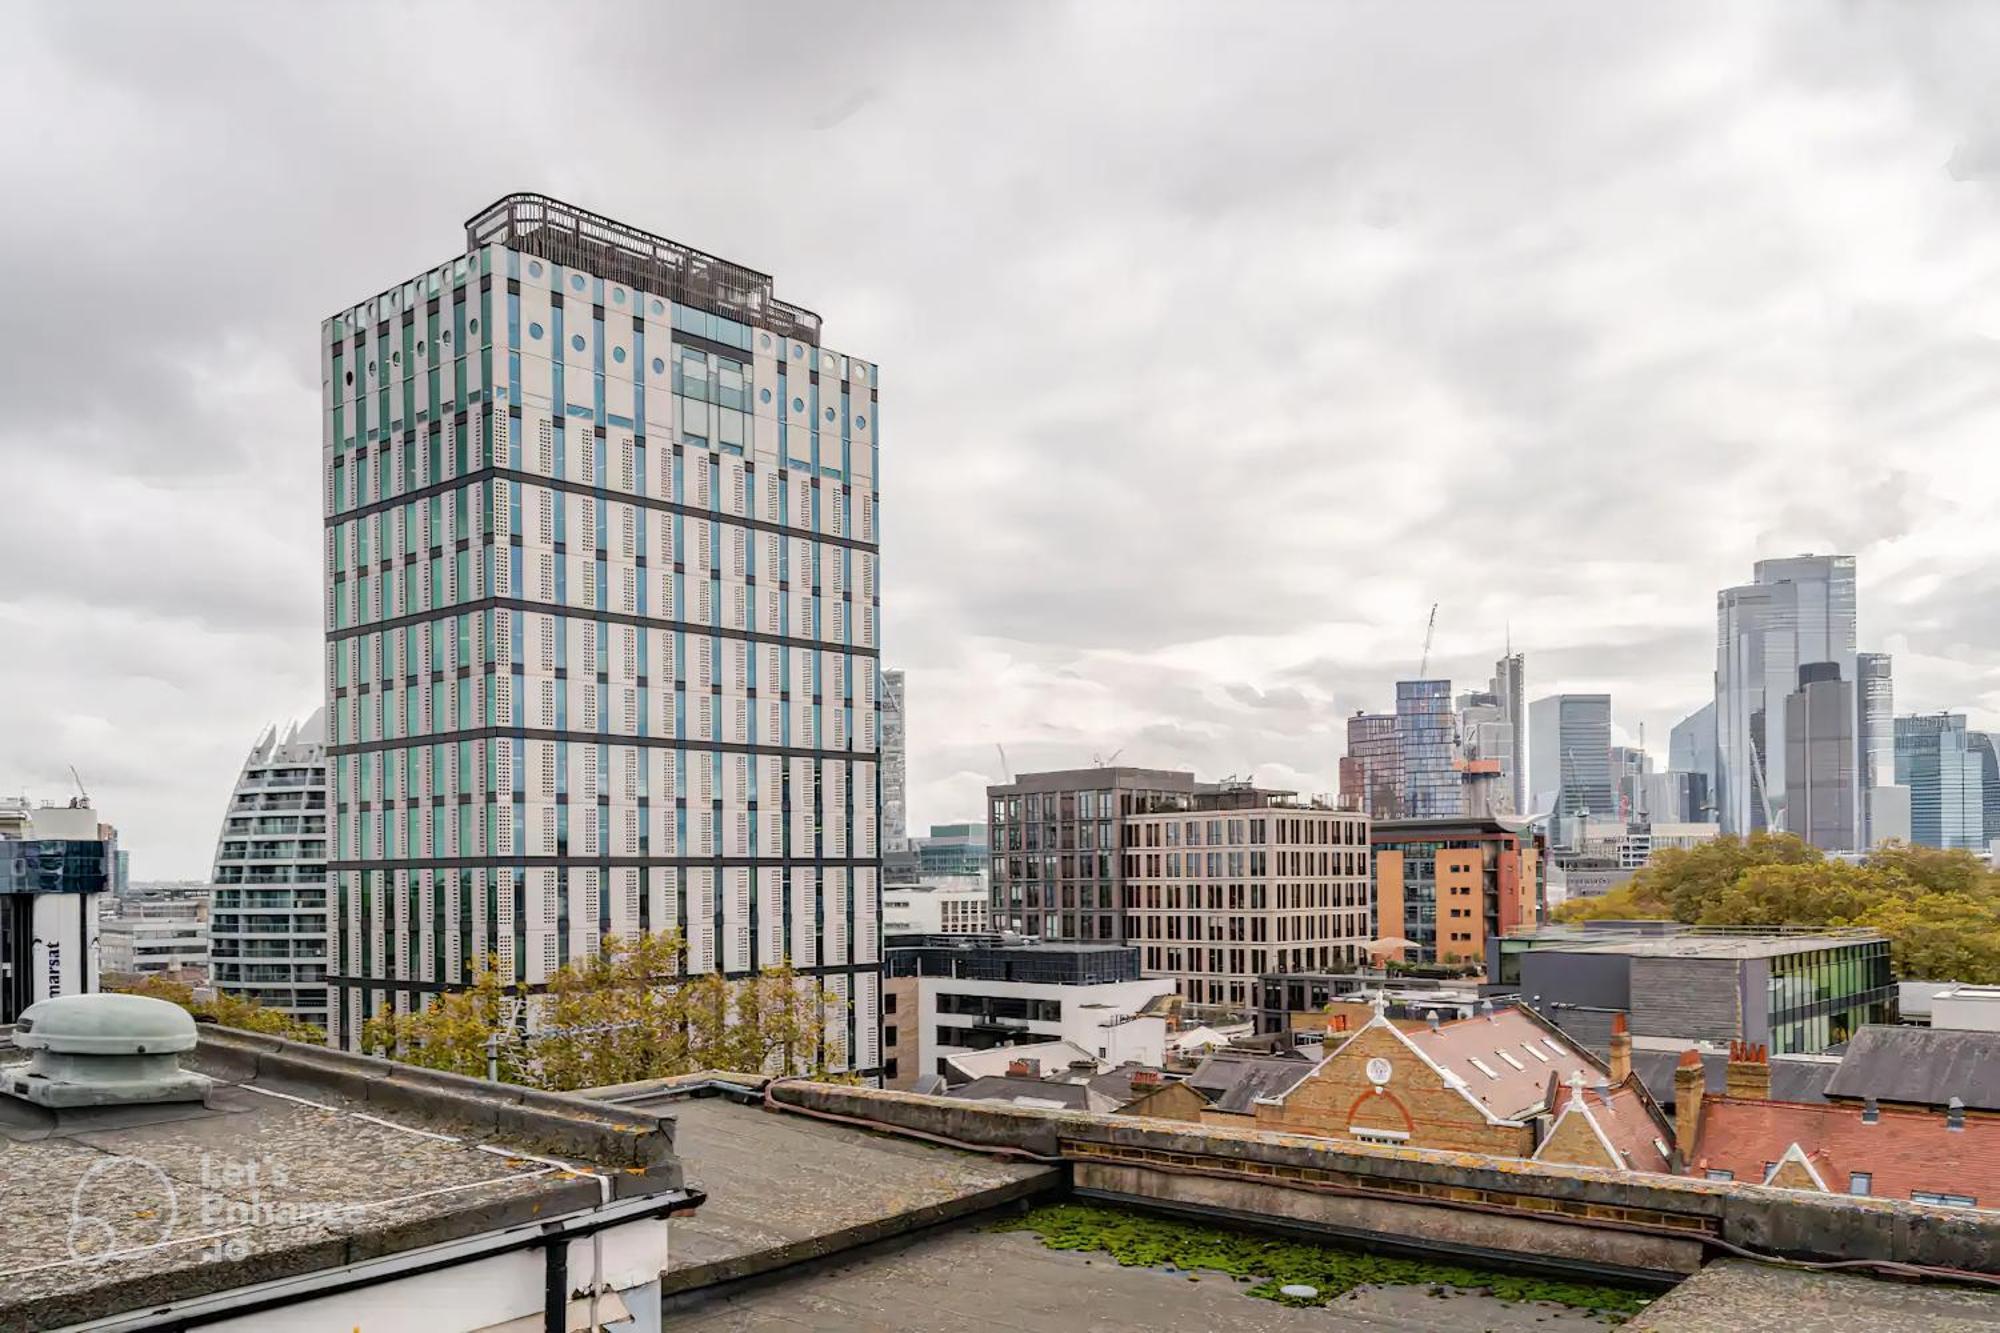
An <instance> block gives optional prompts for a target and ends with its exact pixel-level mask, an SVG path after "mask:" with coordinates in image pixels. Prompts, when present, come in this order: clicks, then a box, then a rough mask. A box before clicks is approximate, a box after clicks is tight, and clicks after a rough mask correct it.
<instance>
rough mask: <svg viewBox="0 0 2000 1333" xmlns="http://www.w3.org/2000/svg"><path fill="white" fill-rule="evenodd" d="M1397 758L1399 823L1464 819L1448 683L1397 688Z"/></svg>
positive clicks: (1416, 683)
mask: <svg viewBox="0 0 2000 1333" xmlns="http://www.w3.org/2000/svg"><path fill="white" fill-rule="evenodd" d="M1396 752H1397V755H1398V756H1399V759H1400V763H1401V767H1402V794H1403V800H1402V805H1403V808H1402V818H1405V819H1453V818H1456V817H1457V816H1458V815H1460V814H1461V813H1463V811H1464V809H1465V805H1464V800H1465V796H1464V791H1463V782H1462V780H1461V779H1460V777H1459V772H1458V767H1457V765H1456V763H1455V762H1454V761H1455V760H1456V759H1457V758H1458V717H1457V714H1456V713H1455V712H1454V711H1453V708H1452V698H1451V682H1450V681H1448V680H1399V681H1397V682H1396Z"/></svg>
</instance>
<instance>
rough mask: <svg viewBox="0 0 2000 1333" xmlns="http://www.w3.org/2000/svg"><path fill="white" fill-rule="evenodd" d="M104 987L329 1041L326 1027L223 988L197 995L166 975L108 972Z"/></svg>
mask: <svg viewBox="0 0 2000 1333" xmlns="http://www.w3.org/2000/svg"><path fill="white" fill-rule="evenodd" d="M104 989H106V990H111V991H120V992H122V993H124V994H126V995H148V996H151V997H152V998H153V999H155V1000H165V1001H167V1002H168V1003H170V1004H177V1005H179V1006H180V1007H181V1008H183V1009H185V1010H187V1011H188V1012H189V1013H191V1014H193V1015H194V1016H195V1018H196V1019H197V1020H199V1021H201V1022H206V1023H214V1024H216V1025H217V1026H218V1027H225V1028H239V1029H241V1030H242V1031H245V1032H262V1033H264V1034H266V1035H267V1036H272V1037H286V1038H289V1039H290V1040H292V1041H309V1042H313V1043H315V1044H321V1043H324V1042H325V1041H326V1032H325V1031H324V1030H323V1029H321V1028H318V1027H315V1026H313V1025H312V1024H311V1023H307V1022H305V1021H303V1020H302V1019H297V1018H294V1017H292V1016H291V1015H290V1014H288V1013H285V1012H284V1011H283V1010H281V1009H266V1008H265V1007H264V1006H263V1005H261V1004H258V1003H257V1002H256V1001H255V1000H247V999H245V998H243V997H242V996H241V995H230V994H228V993H227V992H224V991H216V992H215V993H214V994H212V995H209V994H204V995H203V996H202V997H201V998H196V995H195V989H194V987H192V986H190V985H188V984H187V983H186V982H182V981H174V980H171V979H169V978H167V977H161V976H133V975H128V976H107V977H105V978H104Z"/></svg>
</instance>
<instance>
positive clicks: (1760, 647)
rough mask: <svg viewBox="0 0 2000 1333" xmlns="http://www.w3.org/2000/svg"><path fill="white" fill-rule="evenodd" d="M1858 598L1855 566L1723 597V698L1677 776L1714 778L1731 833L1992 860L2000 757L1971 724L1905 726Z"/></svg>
mask: <svg viewBox="0 0 2000 1333" xmlns="http://www.w3.org/2000/svg"><path fill="white" fill-rule="evenodd" d="M1855 587H1856V579H1855V561H1854V557H1853V556H1847V555H1801V556H1793V557H1789V558H1786V559H1782V560H1760V561H1758V562H1757V565H1756V567H1755V569H1754V571H1753V574H1752V580H1751V582H1750V583H1748V584H1745V585H1743V586H1741V587H1736V588H1724V589H1723V590H1722V591H1721V592H1720V593H1718V594H1717V595H1716V664H1715V698H1714V701H1713V702H1712V703H1709V704H1705V705H1703V706H1702V708H1701V709H1700V710H1699V711H1697V712H1696V713H1694V714H1693V715H1691V716H1690V717H1688V718H1687V719H1686V720H1685V721H1683V722H1682V723H1681V724H1680V725H1679V726H1677V727H1675V728H1674V734H1673V745H1672V763H1673V767H1674V768H1676V769H1684V770H1687V771H1690V772H1693V773H1697V774H1699V775H1702V776H1703V777H1704V778H1705V779H1706V782H1707V784H1708V787H1709V790H1710V792H1711V794H1712V798H1713V800H1714V802H1715V806H1716V810H1717V815H1718V818H1719V821H1720V823H1721V825H1722V829H1723V831H1724V832H1725V833H1733V834H1739V835H1741V834H1749V833H1754V832H1757V831H1758V830H1760V829H1775V830H1783V831H1785V832H1788V833H1793V834H1796V835H1797V836H1799V837H1801V838H1803V839H1805V840H1806V841H1807V842H1810V843H1812V844H1813V845H1814V846H1816V847H1820V848H1822V849H1824V850H1827V851H1862V850H1866V849H1868V848H1871V847H1875V846H1879V845H1881V844H1882V843H1885V842H1891V841H1907V842H1914V843H1918V844H1920V845H1923V846H1929V847H1947V848H1949V847H1957V848H1965V849H1983V848H1985V847H1986V846H1987V845H1988V843H1989V842H1990V841H1991V840H1992V839H1994V838H1996V837H2000V765H1997V764H1996V758H2000V752H1996V748H1995V745H1994V741H1993V739H1992V738H1991V737H1989V736H1987V735H1985V734H1983V733H1980V732H1975V731H1971V730H1968V729H1967V727H1966V719H1965V716H1964V715H1963V714H1959V713H1935V714H1924V715H1917V716H1906V717H1897V716H1896V715H1895V684H1894V678H1893V675H1892V672H1891V669H1890V660H1889V655H1888V654H1886V653H1864V652H1859V651H1857V650H1856V642H1857V623H1858V619H1859V617H1858V598H1857V596H1856V591H1855Z"/></svg>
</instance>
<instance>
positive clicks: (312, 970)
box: [209, 708, 327, 1027]
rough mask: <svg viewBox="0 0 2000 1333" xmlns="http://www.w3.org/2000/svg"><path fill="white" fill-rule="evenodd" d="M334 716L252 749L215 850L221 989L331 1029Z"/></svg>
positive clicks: (214, 932) (213, 931) (214, 929)
mask: <svg viewBox="0 0 2000 1333" xmlns="http://www.w3.org/2000/svg"><path fill="white" fill-rule="evenodd" d="M326 792H327V787H326V710H325V709H324V708H322V709H320V710H319V711H318V712H316V713H314V714H313V715H312V716H311V717H309V718H307V719H306V720H305V721H304V722H302V723H296V724H294V725H293V726H292V727H291V728H290V729H289V730H286V731H283V732H280V730H279V729H278V728H277V727H275V726H274V727H271V728H269V729H268V730H266V731H265V732H264V734H263V735H262V736H260V737H259V738H258V740H257V743H256V745H254V746H252V747H251V749H250V756H249V758H247V759H245V760H244V761H243V773H242V776H240V777H239V778H237V780H236V789H235V791H233V792H232V793H230V797H229V810H228V812H227V813H226V814H225V815H224V816H223V819H222V833H221V836H220V837H218V838H217V840H216V848H215V876H214V883H215V898H214V906H213V909H212V913H211V918H210V924H209V933H210V937H211V941H212V949H213V959H212V962H213V968H214V980H215V984H216V985H217V986H218V987H219V988H220V989H222V990H224V991H227V992H229V993H230V994H232V995H241V996H244V997H245V998H248V999H252V1000H255V1001H257V1002H258V1003H259V1004H262V1005H264V1006H266V1007H267V1008H271V1009H281V1010H283V1011H285V1012H286V1013H289V1014H292V1015H294V1016H296V1017H298V1018H301V1019H303V1020H305V1021H306V1022H308V1023H316V1024H318V1025H320V1026H321V1027H325V1026H326V1022H327V991H326V937H327V915H326V822H327V799H326Z"/></svg>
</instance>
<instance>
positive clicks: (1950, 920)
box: [1556, 833, 2000, 984]
mask: <svg viewBox="0 0 2000 1333" xmlns="http://www.w3.org/2000/svg"><path fill="white" fill-rule="evenodd" d="M1556 919H1557V920H1559V921H1604V920H1672V921H1684V922H1687V923H1689V924H1690V925H1693V924H1700V925H1705V926H1870V927H1873V928H1875V929H1877V930H1880V931H1882V932H1883V933H1884V934H1886V935H1887V936H1888V937H1889V940H1890V943H1891V948H1892V955H1893V957H1894V960H1895V965H1896V971H1897V974H1898V975H1899V976H1902V977H1904V978H1908V979H1918V978H1922V979H1926V980H1938V981H1969V982H1980V983H1988V984H1992V983H2000V875H1995V874H1994V873H1993V872H1991V871H1989V870H1988V869H1987V868H1986V867H1985V866H1983V865H1981V864H1980V862H1979V858H1977V857H1976V856H1974V855H1973V854H1972V853H1970V852H1964V851H1949V852H1946V851H1938V850H1936V849H1935V848H1930V847H1910V846H1905V845H1903V844H1900V843H1897V844H1892V845H1890V846H1888V847H1884V848H1881V849H1879V850H1877V851H1875V852H1874V853H1872V854H1871V855H1870V856H1869V857H1868V860H1867V861H1866V862H1865V863H1864V864H1861V865H1851V864H1849V863H1847V862H1845V861H1831V860H1828V859H1827V858H1826V857H1825V856H1824V855H1823V854H1822V853H1821V852H1820V851H1819V850H1818V849H1817V848H1814V847H1812V846H1810V845H1809V844H1807V843H1805V842H1804V841H1802V840H1800V839H1799V838H1796V837H1793V836H1791V835H1789V834H1783V833H1753V834H1752V835H1750V836H1749V837H1748V838H1733V837H1732V838H1717V839H1716V840H1715V841H1713V842H1709V843H1704V844H1702V845H1701V846H1699V847H1694V848H1689V849H1686V850H1683V849H1680V848H1668V849H1665V850H1662V851H1660V852H1659V853H1657V854H1656V855H1655V856H1654V857H1653V861H1652V864H1650V865H1648V866H1647V867H1646V868H1645V869H1643V870H1641V871H1639V872H1638V873H1637V874H1636V875H1634V876H1633V877H1632V879H1631V880H1630V881H1628V882H1627V883H1626V884H1624V885H1621V886H1620V887H1619V888H1617V889H1614V890H1612V891H1611V892H1610V893H1607V894H1604V895H1602V896H1600V897H1596V898H1581V899H1577V900H1575V901H1573V902H1568V903H1564V904H1563V905H1562V906H1561V907H1559V908H1557V909H1556Z"/></svg>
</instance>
